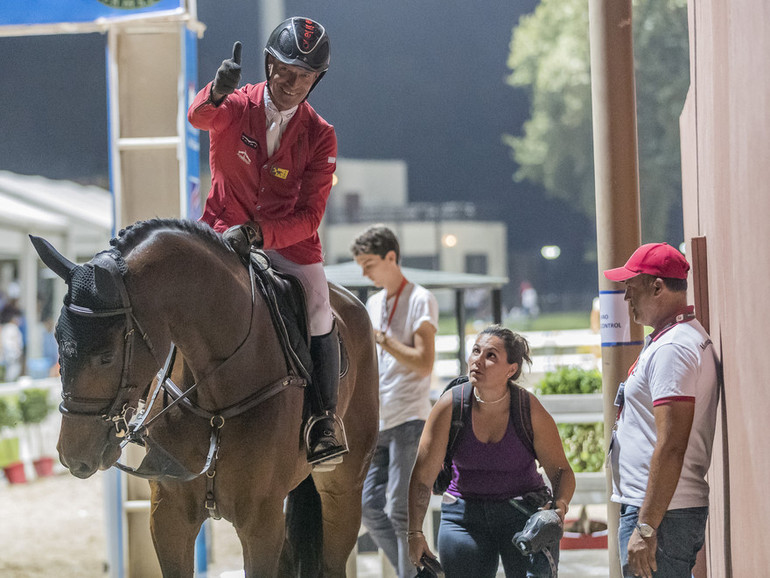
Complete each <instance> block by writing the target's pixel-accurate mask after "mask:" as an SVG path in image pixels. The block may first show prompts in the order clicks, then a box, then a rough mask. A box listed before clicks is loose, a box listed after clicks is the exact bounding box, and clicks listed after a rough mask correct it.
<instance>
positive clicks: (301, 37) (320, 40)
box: [265, 16, 330, 94]
mask: <svg viewBox="0 0 770 578" xmlns="http://www.w3.org/2000/svg"><path fill="white" fill-rule="evenodd" d="M268 54H269V55H271V56H273V57H274V58H276V59H277V60H280V61H281V62H283V63H284V64H289V65H291V66H299V67H301V68H304V69H305V70H309V71H311V72H317V73H318V78H317V79H316V81H315V82H314V83H313V86H311V87H310V90H309V91H308V94H310V92H312V90H313V89H314V88H315V85H316V84H318V82H319V81H320V80H321V78H323V75H324V74H326V71H327V70H328V69H329V56H330V43H329V35H328V34H326V29H325V28H324V27H323V26H321V25H320V24H319V23H318V22H316V21H315V20H311V19H310V18H300V17H298V16H295V17H293V18H288V19H286V20H284V21H283V22H281V23H280V24H279V25H278V26H277V27H276V28H275V30H273V31H272V32H271V33H270V38H268V39H267V44H266V45H265V77H266V78H267V79H268V80H269V79H270V72H269V70H268V58H267V55H268Z"/></svg>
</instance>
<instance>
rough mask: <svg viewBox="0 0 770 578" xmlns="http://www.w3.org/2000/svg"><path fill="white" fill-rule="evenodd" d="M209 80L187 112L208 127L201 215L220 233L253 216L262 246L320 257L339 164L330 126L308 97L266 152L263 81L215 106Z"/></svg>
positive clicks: (292, 255)
mask: <svg viewBox="0 0 770 578" xmlns="http://www.w3.org/2000/svg"><path fill="white" fill-rule="evenodd" d="M210 85H211V83H209V84H208V85H206V86H205V87H204V88H203V89H202V90H201V91H200V92H199V93H198V94H197V96H196V97H195V100H194V101H193V103H192V105H190V109H189V110H188V111H187V118H188V120H189V121H190V124H192V125H193V126H194V127H195V128H199V129H201V130H207V131H209V133H210V134H209V139H210V143H211V144H210V149H209V164H210V166H211V191H210V192H209V196H208V198H207V199H206V206H205V208H204V210H203V216H202V217H201V220H202V221H204V222H206V223H208V224H209V225H211V227H213V228H214V229H215V230H217V231H219V232H223V231H225V230H226V229H227V228H229V227H231V226H233V225H240V224H243V223H244V222H246V221H256V222H257V223H259V225H260V227H261V228H262V235H263V236H264V243H265V249H277V250H278V252H279V253H281V255H283V256H284V257H286V258H287V259H289V260H291V261H294V262H295V263H299V264H303V265H306V264H308V263H318V262H320V261H323V254H322V251H321V240H320V239H319V237H318V226H319V225H320V223H321V218H322V217H323V215H324V211H325V210H326V201H327V200H328V198H329V192H330V191H331V188H332V175H333V174H334V171H335V169H336V167H337V135H336V134H335V132H334V127H333V126H332V125H330V124H329V123H327V122H326V121H325V120H324V119H323V118H321V116H320V115H318V113H316V112H315V110H313V107H311V106H310V105H309V104H308V103H307V101H305V102H303V103H302V104H300V105H299V107H298V108H297V112H296V113H295V114H294V116H293V117H292V119H291V120H290V121H289V124H288V125H287V126H286V129H285V131H284V133H283V135H282V136H281V144H280V146H279V148H278V150H276V151H275V152H274V153H273V156H272V157H270V158H268V157H267V140H266V136H265V133H266V130H267V128H266V126H265V124H266V118H265V102H264V90H265V83H264V82H262V83H260V84H247V85H245V86H243V87H242V88H239V89H238V90H236V91H235V92H233V93H232V94H230V95H229V96H228V97H227V98H225V100H224V101H223V102H222V103H221V104H220V105H219V106H214V104H213V103H212V102H211V101H210V100H209V91H210V88H211V86H210Z"/></svg>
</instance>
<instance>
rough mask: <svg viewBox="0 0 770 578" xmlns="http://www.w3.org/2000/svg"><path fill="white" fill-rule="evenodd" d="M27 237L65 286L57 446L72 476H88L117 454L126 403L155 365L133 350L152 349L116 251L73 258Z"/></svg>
mask: <svg viewBox="0 0 770 578" xmlns="http://www.w3.org/2000/svg"><path fill="white" fill-rule="evenodd" d="M30 238H31V240H32V244H33V245H34V247H35V250H36V251H37V253H38V255H39V256H40V258H41V259H42V261H43V263H45V264H46V265H47V266H48V267H49V268H50V269H51V270H52V271H53V272H54V273H56V274H57V275H58V276H59V277H61V278H62V279H64V281H65V282H66V283H67V286H68V292H67V296H66V297H65V299H64V306H63V307H62V310H61V315H60V316H59V321H58V322H57V324H56V341H57V342H58V344H59V363H60V367H61V380H62V403H61V405H60V406H59V407H60V411H61V413H62V415H63V418H62V426H61V431H60V434H59V443H58V450H59V459H60V460H61V462H62V464H64V465H65V466H66V467H67V468H69V470H70V472H72V474H73V475H75V476H77V477H79V478H87V477H89V476H91V475H92V474H93V473H94V472H95V471H96V470H97V469H107V468H109V467H110V466H111V465H112V464H114V463H115V462H116V461H117V460H118V458H119V457H120V437H119V436H120V435H121V434H122V433H124V431H125V430H124V427H125V421H126V420H127V419H130V417H131V415H130V412H131V409H130V408H135V407H136V402H137V400H138V398H139V396H140V395H141V393H142V392H143V387H141V386H144V385H147V384H148V383H149V382H150V380H151V379H152V375H153V373H154V370H155V369H156V368H154V366H153V364H152V363H136V362H137V359H136V357H138V356H142V358H145V357H147V356H150V352H149V350H148V348H147V347H146V346H144V345H142V335H141V334H142V333H143V332H142V331H141V330H139V329H138V328H137V323H136V318H135V317H134V315H133V312H132V310H131V304H130V302H129V299H128V293H127V292H126V289H125V285H124V284H123V275H124V274H125V272H126V266H125V263H124V262H123V259H122V257H121V256H120V253H118V252H116V251H107V252H103V253H99V254H98V255H96V256H95V257H94V258H93V259H92V260H91V261H90V262H88V263H86V264H85V265H75V264H74V263H71V262H70V261H68V260H67V259H66V258H65V257H63V256H62V255H61V254H60V253H59V252H58V251H57V250H56V249H54V248H53V246H51V245H50V244H49V243H48V242H47V241H45V240H44V239H41V238H39V237H32V236H31V237H30ZM135 329H137V330H135ZM137 334H140V335H137ZM135 342H136V344H137V345H138V347H134V344H135ZM132 357H133V359H132ZM145 361H147V360H145ZM134 368H137V369H136V370H134ZM127 408H129V409H127ZM127 412H129V414H128V415H127Z"/></svg>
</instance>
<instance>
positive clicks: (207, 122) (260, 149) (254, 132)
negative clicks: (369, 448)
mask: <svg viewBox="0 0 770 578" xmlns="http://www.w3.org/2000/svg"><path fill="white" fill-rule="evenodd" d="M329 47H330V45H329V36H328V34H327V33H326V30H325V29H324V27H323V26H321V25H320V24H319V23H318V22H315V21H313V20H310V19H308V18H297V17H294V18H289V19H287V20H285V21H284V22H282V23H281V24H280V25H279V26H278V27H277V28H276V29H275V30H273V32H272V33H271V34H270V37H269V39H268V41H267V45H266V46H265V74H266V76H267V80H266V82H262V83H259V84H247V85H245V86H243V87H241V88H238V84H239V82H240V78H241V65H240V61H241V43H240V42H236V43H235V45H234V47H233V57H232V59H228V60H225V61H224V62H222V65H221V66H220V67H219V70H217V74H216V77H215V78H214V80H213V81H212V82H210V83H209V84H207V85H206V86H205V87H204V88H203V89H202V90H201V91H200V92H199V93H198V95H197V96H196V98H195V100H194V101H193V103H192V105H191V106H190V109H189V111H188V119H189V120H190V123H191V124H192V125H193V126H195V127H196V128H199V129H202V130H208V131H209V132H210V140H211V146H210V165H211V181H212V186H211V191H210V192H209V196H208V199H207V200H206V206H205V210H204V212H203V216H202V217H201V219H202V220H203V221H204V222H206V223H208V224H209V225H210V226H211V227H213V228H214V229H215V230H217V231H219V232H224V236H225V239H226V240H228V241H229V242H230V244H231V246H232V247H233V248H234V249H235V250H236V252H238V253H239V254H240V255H241V256H242V257H245V258H248V255H249V252H250V248H251V247H256V248H264V249H265V253H266V254H267V255H268V257H269V258H270V260H271V262H272V264H273V265H274V266H275V267H276V269H278V270H281V271H283V272H286V273H289V274H291V275H294V276H295V277H297V278H298V279H299V280H300V281H301V283H302V285H303V287H304V288H305V294H306V300H307V308H308V316H309V321H310V335H311V341H310V353H311V357H312V361H313V370H312V374H311V376H312V387H313V388H314V390H315V392H314V395H311V396H310V398H311V409H312V412H313V417H312V418H311V419H310V420H309V422H308V425H307V426H306V427H307V428H309V431H308V433H307V435H306V436H305V439H306V440H308V448H307V450H308V452H307V453H308V461H309V462H310V463H313V464H318V463H321V462H323V463H324V464H325V465H333V464H336V463H340V462H341V461H342V455H343V454H344V453H346V452H347V443H346V440H345V439H344V429H343V428H342V427H341V421H340V420H339V418H338V417H337V416H336V408H337V390H338V387H339V367H340V364H339V357H340V356H339V341H338V338H337V329H336V327H335V322H334V318H333V316H332V311H331V307H330V304H329V288H328V285H327V281H326V275H325V273H324V269H323V254H322V249H321V241H320V238H319V236H318V226H319V225H320V223H321V218H322V217H323V214H324V211H325V210H326V202H327V199H328V197H329V193H330V191H331V187H332V177H333V175H334V171H335V169H336V160H337V137H336V134H335V132H334V128H333V127H332V125H330V124H329V123H327V122H326V121H325V120H324V119H323V118H321V117H320V116H319V115H318V114H317V113H316V112H315V110H313V108H312V107H311V106H310V104H308V102H307V100H306V99H307V95H308V94H309V93H310V91H311V90H313V88H315V86H316V84H318V82H319V81H320V80H321V78H322V77H323V76H324V74H326V70H327V69H328V68H329ZM338 425H339V426H340V427H339V428H338V427H337V426H338ZM338 429H339V431H337V430H338Z"/></svg>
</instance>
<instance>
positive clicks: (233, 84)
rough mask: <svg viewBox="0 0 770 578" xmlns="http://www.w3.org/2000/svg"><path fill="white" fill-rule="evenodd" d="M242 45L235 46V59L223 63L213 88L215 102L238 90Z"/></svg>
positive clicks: (238, 43)
mask: <svg viewBox="0 0 770 578" xmlns="http://www.w3.org/2000/svg"><path fill="white" fill-rule="evenodd" d="M241 48H242V46H241V43H240V42H236V43H235V44H233V57H232V58H229V59H227V60H223V61H222V65H221V66H220V67H219V70H217V75H216V77H215V78H214V84H213V86H212V87H211V96H212V98H213V100H214V101H215V102H218V101H220V100H222V99H223V98H224V97H226V96H227V95H228V94H232V93H233V91H234V90H235V89H236V88H238V84H240V82H241Z"/></svg>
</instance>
